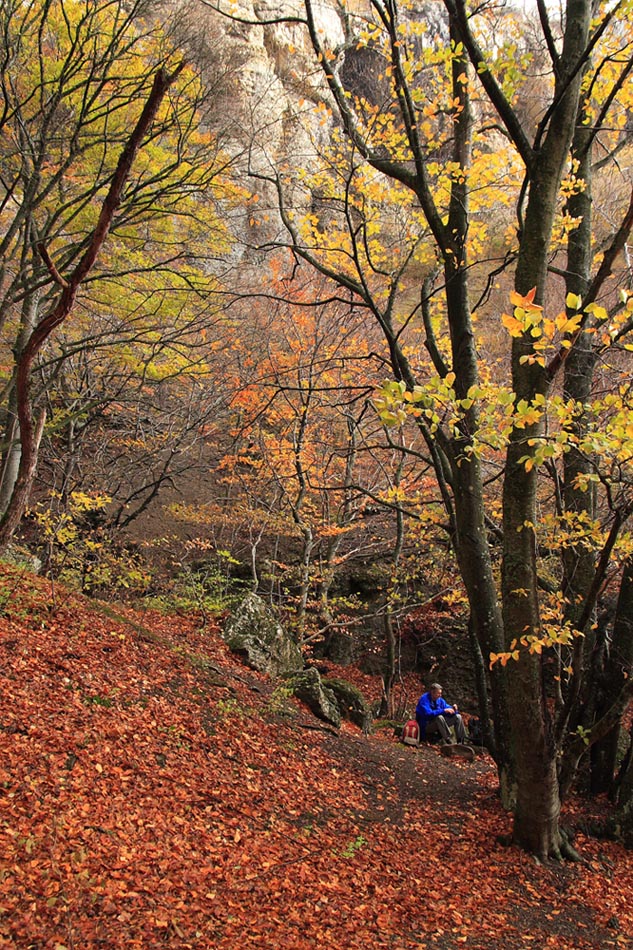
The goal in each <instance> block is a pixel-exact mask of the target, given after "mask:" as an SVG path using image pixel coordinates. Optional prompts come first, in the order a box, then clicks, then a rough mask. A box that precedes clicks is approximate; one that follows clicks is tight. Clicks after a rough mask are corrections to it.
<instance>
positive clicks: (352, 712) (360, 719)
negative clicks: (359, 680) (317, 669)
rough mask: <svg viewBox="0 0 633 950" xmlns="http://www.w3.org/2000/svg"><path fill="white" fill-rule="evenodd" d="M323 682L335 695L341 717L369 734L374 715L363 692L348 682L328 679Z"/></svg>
mask: <svg viewBox="0 0 633 950" xmlns="http://www.w3.org/2000/svg"><path fill="white" fill-rule="evenodd" d="M322 682H323V687H324V688H325V689H328V690H330V691H331V692H332V693H333V694H334V698H335V699H336V703H337V706H338V708H339V710H340V712H341V716H342V717H343V718H344V719H349V721H350V722H353V723H354V724H355V725H356V726H359V727H360V728H361V729H362V730H363V732H369V730H370V728H371V720H372V714H371V710H370V708H369V706H368V705H367V703H366V702H365V697H364V696H363V694H362V693H361V691H360V690H359V689H357V688H356V686H354V685H353V684H352V683H348V682H347V681H346V680H338V679H327V678H326V679H324V680H323V681H322Z"/></svg>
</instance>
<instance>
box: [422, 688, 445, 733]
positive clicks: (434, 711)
mask: <svg viewBox="0 0 633 950" xmlns="http://www.w3.org/2000/svg"><path fill="white" fill-rule="evenodd" d="M450 705H451V704H450V703H447V702H446V700H445V699H444V697H443V696H438V697H437V699H436V700H433V699H431V694H430V693H422V695H421V696H420V698H419V699H418V705H417V706H416V707H415V718H416V719H417V720H418V725H419V726H420V733H421V734H422V735H425V733H426V724H427V722H429V720H431V719H435V717H436V716H441V715H442V713H443V712H444V711H445V710H446V709H448V708H449V707H450Z"/></svg>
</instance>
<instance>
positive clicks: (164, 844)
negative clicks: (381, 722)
mask: <svg viewBox="0 0 633 950" xmlns="http://www.w3.org/2000/svg"><path fill="white" fill-rule="evenodd" d="M0 580H1V576H0ZM14 583H15V581H14ZM29 585H31V586H32V589H31V590H29V592H28V597H27V596H26V593H25V591H24V590H22V589H20V591H19V596H20V598H21V601H20V604H21V611H20V613H21V615H22V618H23V619H18V618H17V611H16V613H15V614H14V618H13V619H7V618H6V617H5V618H2V619H0V679H1V682H0V690H1V691H0V763H1V766H0V768H1V771H0V855H1V858H0V862H1V863H0V893H1V899H0V946H1V947H5V946H6V947H7V948H12V950H13V948H16V950H26V948H27V947H32V946H38V947H41V948H42V950H55V947H58V950H59V948H61V947H62V946H64V947H68V948H71V947H72V948H78V947H81V948H82V950H93V948H94V950H96V948H103V947H104V946H105V947H108V948H110V950H118V948H125V950H128V948H132V950H135V948H142V950H151V948H158V947H161V948H164V947H166V946H167V947H172V948H174V950H175V948H178V950H184V948H187V947H196V948H198V950H200V948H202V950H205V948H209V950H211V948H214V950H216V948H217V950H251V948H255V947H257V950H261V948H262V947H266V948H277V947H280V946H288V947H289V948H291V950H313V948H314V950H316V948H317V947H321V946H323V945H327V946H332V947H336V948H337V950H355V948H361V947H362V948H364V950H366V948H368V947H370V948H371V950H377V948H381V947H389V948H390V950H425V948H427V947H428V948H429V950H430V948H433V947H440V946H441V947H445V948H447V950H453V948H456V947H458V946H459V947H461V946H465V947H470V948H472V950H493V948H497V947H499V946H503V947H504V950H523V948H525V946H529V945H531V944H532V943H534V944H535V945H536V943H538V944H540V945H543V946H547V945H548V944H547V940H548V939H549V938H550V937H555V938H556V940H557V941H558V943H557V945H558V946H561V947H563V948H565V950H571V947H572V944H568V945H567V946H566V944H565V940H564V936H565V931H564V927H565V926H567V927H569V925H570V920H571V921H572V923H574V924H575V933H576V934H577V935H580V936H578V937H577V942H575V943H574V944H573V950H593V948H597V947H600V950H605V948H607V947H609V946H612V947H616V946H623V945H624V944H623V941H622V940H620V938H621V937H622V936H623V935H624V934H628V935H630V934H631V932H632V931H633V919H632V912H631V907H630V900H629V896H630V894H631V893H633V868H632V866H631V865H632V862H631V857H630V855H627V854H626V853H625V852H623V851H622V849H618V848H617V846H615V845H612V844H610V843H604V842H602V843H600V847H599V849H598V847H597V845H596V843H595V842H591V841H586V842H583V843H582V847H583V850H584V851H585V852H586V855H587V857H588V858H589V860H590V862H591V864H590V866H588V867H583V868H568V869H563V870H560V871H551V870H544V869H542V868H540V869H539V868H538V867H537V866H536V865H534V863H533V862H532V861H531V860H530V859H529V858H528V857H527V856H525V855H522V854H521V853H520V852H518V851H516V850H515V849H506V848H503V847H501V846H500V845H499V844H497V842H496V837H495V836H496V835H497V834H498V833H499V831H500V830H503V829H504V825H505V824H507V819H505V818H504V816H503V815H502V814H501V812H500V809H499V806H498V803H497V800H496V796H495V792H494V769H493V768H492V766H491V765H490V764H489V763H488V764H486V763H482V764H481V768H480V771H479V772H477V771H475V770H473V768H472V767H470V766H465V765H463V764H457V763H452V762H447V761H446V760H444V759H442V758H441V757H439V756H437V755H436V754H435V752H434V751H433V750H430V749H429V750H416V751H411V754H410V755H409V756H408V758H404V759H403V760H402V761H403V763H405V764H407V763H408V765H409V766H410V767H411V768H412V774H413V776H414V777H415V783H414V788H413V791H412V792H411V797H409V798H407V799H406V800H405V799H403V795H402V788H401V785H400V784H399V782H398V773H397V769H396V764H395V763H396V760H397V758H398V756H400V755H401V754H402V755H403V756H407V753H406V752H402V750H403V748H404V747H399V746H396V745H395V743H394V741H393V739H389V740H387V739H386V737H385V736H384V735H383V736H380V737H376V738H375V739H374V738H373V737H370V738H364V737H362V736H361V735H360V733H359V732H358V731H357V730H356V731H354V730H353V729H352V728H351V727H347V728H346V730H344V731H343V732H342V736H341V738H339V739H336V738H334V737H332V736H331V735H328V734H326V733H317V732H314V731H304V730H301V729H299V728H297V725H296V721H295V720H289V719H287V718H279V717H278V716H276V715H275V714H274V713H273V712H271V711H270V708H269V707H268V706H267V692H266V690H267V689H268V684H267V683H266V682H265V680H264V678H263V677H261V676H259V674H256V673H253V672H251V671H246V670H244V668H242V667H240V666H239V665H238V664H237V663H236V661H235V660H233V659H232V658H231V657H230V656H229V654H228V652H227V650H226V647H225V645H224V644H223V643H222V641H221V639H220V638H219V637H218V636H217V634H215V633H214V632H213V631H210V630H208V629H207V630H204V631H202V630H200V629H197V628H196V626H195V624H194V623H193V622H189V621H187V620H186V619H185V618H182V617H179V618H177V619H174V618H165V617H161V616H158V615H156V616H154V615H147V614H146V615H144V616H143V617H139V616H138V615H134V614H130V615H129V619H130V620H133V622H134V624H135V627H131V626H130V625H129V624H126V623H125V622H121V623H120V624H116V623H114V622H113V620H112V619H111V618H110V617H108V618H106V617H102V616H101V615H100V614H99V611H98V608H97V609H95V608H94V607H91V606H90V605H89V604H87V603H86V602H84V601H81V600H80V599H73V598H71V597H68V598H67V599H66V600H65V601H64V603H63V606H61V607H58V608H57V610H56V612H55V614H54V617H53V618H51V616H50V611H49V610H48V604H47V596H48V590H47V587H46V584H45V583H44V582H43V581H39V580H36V581H34V582H33V583H32V584H31V580H29ZM122 612H123V611H122ZM34 621H37V622H34ZM139 627H140V628H141V629H142V628H143V627H145V628H147V629H148V630H149V631H150V632H151V634H152V638H154V639H151V638H149V637H145V636H142V635H140V634H139V632H138V630H139ZM113 633H114V634H116V636H113ZM119 634H120V635H121V636H119ZM123 635H124V636H125V639H122V638H121V637H122V636H123ZM113 643H114V644H115V645H116V646H115V649H114V651H111V650H110V647H111V646H112V644H113ZM106 648H107V650H106ZM104 651H105V652H104ZM200 658H204V659H205V661H206V662H207V664H208V663H211V664H213V665H215V667H216V668H217V670H219V671H220V678H221V679H223V680H224V682H225V683H226V686H218V685H217V677H216V681H215V685H214V683H213V682H211V681H210V680H209V678H208V677H207V675H206V674H205V672H204V667H203V665H201V664H200V663H199V662H197V660H199V659H200ZM251 685H252V686H256V687H257V690H258V692H254V691H253V690H252V689H251V688H250V687H251ZM297 708H298V707H297ZM305 715H307V714H305V713H304V712H302V713H301V714H300V716H299V721H301V719H302V717H304V716H305ZM342 743H347V745H344V746H341V744H342ZM368 752H371V757H372V759H373V760H374V761H375V763H376V767H375V770H374V772H373V773H372V775H371V778H368V777H367V773H366V771H365V769H366V767H367V764H366V761H365V758H364V757H365V756H366V755H367V753H368ZM438 770H444V771H443V772H441V774H439V772H438ZM456 776H463V781H468V782H470V783H472V795H471V796H470V797H469V798H468V799H467V800H466V803H465V804H464V801H462V802H461V803H460V802H459V801H456V802H451V800H450V796H449V798H448V799H446V798H445V795H446V791H447V790H448V791H452V792H454V791H455V788H458V787H459V781H462V779H459V780H457V784H455V783H456ZM425 780H426V784H424V781H425ZM442 782H443V783H444V784H441V783H442ZM451 783H452V784H451ZM440 789H441V796H442V798H441V800H440V798H439V795H440ZM606 855H608V862H610V863H608V862H607V861H606V860H605V856H606ZM616 867H617V874H618V886H617V887H614V886H613V883H614V874H615V871H614V869H615V868H616ZM446 869H448V870H446ZM561 881H562V882H563V883H564V888H561V886H560V885H561ZM612 918H617V920H618V921H619V927H620V931H616V930H609V928H607V922H608V921H609V920H610V919H612ZM583 924H584V925H585V926H584V927H583V926H582V925H583ZM561 934H562V937H561ZM599 940H602V941H603V943H602V944H599V943H598V942H597V941H599ZM605 940H608V941H610V942H608V943H607V942H604V941H605Z"/></svg>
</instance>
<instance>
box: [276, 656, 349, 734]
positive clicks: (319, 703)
mask: <svg viewBox="0 0 633 950" xmlns="http://www.w3.org/2000/svg"><path fill="white" fill-rule="evenodd" d="M287 686H288V688H289V689H290V690H291V692H292V694H293V696H296V697H297V699H300V700H301V702H302V703H305V704H306V706H307V707H308V708H309V709H310V710H311V711H312V712H313V713H314V715H315V716H317V717H318V718H319V719H322V720H323V721H324V722H329V723H331V724H332V725H333V726H336V727H337V729H338V727H339V726H340V725H341V712H340V710H339V707H338V703H337V701H336V696H335V695H334V693H333V691H332V690H331V689H328V687H327V686H325V685H324V683H323V681H322V680H321V676H320V674H319V671H318V670H316V669H314V668H312V669H309V670H303V671H302V672H301V673H295V674H294V675H292V676H289V677H288V678H287Z"/></svg>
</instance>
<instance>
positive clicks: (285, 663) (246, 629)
mask: <svg viewBox="0 0 633 950" xmlns="http://www.w3.org/2000/svg"><path fill="white" fill-rule="evenodd" d="M222 636H223V638H224V640H225V641H226V643H227V644H228V646H229V648H230V649H231V650H232V651H233V652H234V653H238V654H240V656H242V657H243V658H244V661H245V662H246V663H247V664H248V665H249V666H250V667H252V669H254V670H258V671H259V672H260V673H266V674H267V675H268V676H272V677H278V676H282V675H285V674H287V673H293V672H295V671H297V670H301V669H302V668H303V656H302V654H301V650H300V649H299V647H298V645H297V644H296V643H295V641H294V640H293V639H292V637H291V636H290V634H289V633H288V632H287V631H286V630H284V628H283V627H282V625H281V624H280V623H279V620H278V619H277V618H276V617H275V615H274V614H273V613H272V611H271V610H269V608H268V607H267V606H266V604H265V603H264V601H263V600H262V599H261V597H258V596H257V594H249V595H248V597H246V598H245V599H244V600H243V601H242V602H241V603H240V604H239V606H238V607H237V609H236V610H235V611H234V612H233V613H232V614H231V616H230V617H229V619H228V621H227V622H226V624H225V627H224V631H223V633H222Z"/></svg>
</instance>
